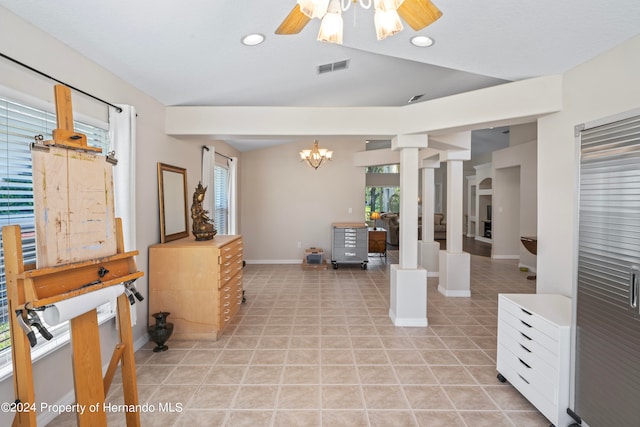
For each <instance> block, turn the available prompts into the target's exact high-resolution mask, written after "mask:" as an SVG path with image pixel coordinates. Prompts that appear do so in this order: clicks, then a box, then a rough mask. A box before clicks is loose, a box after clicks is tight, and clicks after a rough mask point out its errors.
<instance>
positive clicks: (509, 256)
mask: <svg viewBox="0 0 640 427" xmlns="http://www.w3.org/2000/svg"><path fill="white" fill-rule="evenodd" d="M491 258H492V259H520V255H491Z"/></svg>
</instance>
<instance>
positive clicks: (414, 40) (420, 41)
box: [411, 36, 435, 47]
mask: <svg viewBox="0 0 640 427" xmlns="http://www.w3.org/2000/svg"><path fill="white" fill-rule="evenodd" d="M434 43H435V40H433V39H432V38H431V37H427V36H414V37H411V44H412V45H414V46H417V47H429V46H433V44H434Z"/></svg>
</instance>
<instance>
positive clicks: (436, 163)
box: [420, 159, 440, 169]
mask: <svg viewBox="0 0 640 427" xmlns="http://www.w3.org/2000/svg"><path fill="white" fill-rule="evenodd" d="M439 167H440V159H422V162H420V169H437V168H439Z"/></svg>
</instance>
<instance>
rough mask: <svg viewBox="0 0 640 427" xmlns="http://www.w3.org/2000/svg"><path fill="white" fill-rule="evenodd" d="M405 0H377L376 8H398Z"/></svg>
mask: <svg viewBox="0 0 640 427" xmlns="http://www.w3.org/2000/svg"><path fill="white" fill-rule="evenodd" d="M403 1H404V0H375V8H376V9H380V10H385V11H386V10H397V9H398V7H399V6H400V5H401V4H402V2H403Z"/></svg>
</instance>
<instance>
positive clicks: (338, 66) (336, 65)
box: [318, 59, 349, 74]
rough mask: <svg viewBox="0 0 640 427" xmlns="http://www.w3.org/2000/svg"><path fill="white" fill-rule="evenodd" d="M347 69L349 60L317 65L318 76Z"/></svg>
mask: <svg viewBox="0 0 640 427" xmlns="http://www.w3.org/2000/svg"><path fill="white" fill-rule="evenodd" d="M348 67H349V60H348V59H345V60H344V61H338V62H333V63H331V64H324V65H318V74H324V73H330V72H332V71H338V70H344V69H347V68H348Z"/></svg>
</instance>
